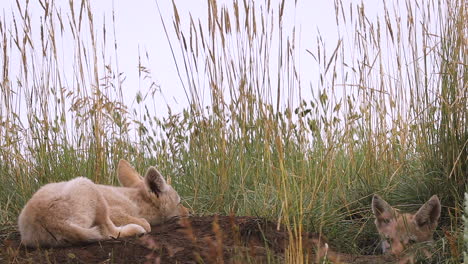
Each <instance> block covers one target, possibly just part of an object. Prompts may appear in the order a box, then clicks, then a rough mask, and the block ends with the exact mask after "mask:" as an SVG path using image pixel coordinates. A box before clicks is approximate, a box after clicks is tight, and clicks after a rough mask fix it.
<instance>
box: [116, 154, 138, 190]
mask: <svg viewBox="0 0 468 264" xmlns="http://www.w3.org/2000/svg"><path fill="white" fill-rule="evenodd" d="M117 177H118V178H119V182H120V184H121V185H122V186H124V187H132V186H135V185H136V184H138V183H140V182H141V181H142V180H143V179H142V178H141V176H140V174H139V173H138V172H137V171H136V170H135V169H134V168H133V167H132V165H130V163H128V161H126V160H124V159H121V160H120V161H119V165H118V167H117Z"/></svg>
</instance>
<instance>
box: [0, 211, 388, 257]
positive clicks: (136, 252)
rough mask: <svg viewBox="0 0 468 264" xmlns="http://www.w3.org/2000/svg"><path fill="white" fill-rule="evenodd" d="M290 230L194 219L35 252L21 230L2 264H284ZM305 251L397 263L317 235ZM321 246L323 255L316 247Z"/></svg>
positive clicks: (244, 220) (4, 246)
mask: <svg viewBox="0 0 468 264" xmlns="http://www.w3.org/2000/svg"><path fill="white" fill-rule="evenodd" d="M288 239H289V236H288V232H287V231H286V230H285V229H284V228H278V227H277V224H276V223H273V222H271V221H268V220H265V219H262V218H256V217H233V216H192V217H188V218H180V219H173V220H171V221H168V222H166V223H163V224H160V225H156V226H153V227H152V231H151V233H149V234H146V235H144V236H142V237H133V238H121V239H115V240H107V241H101V242H97V243H90V244H86V245H73V246H69V247H63V248H49V249H31V248H25V247H23V246H21V245H20V235H19V233H18V232H10V233H9V234H3V235H2V236H1V241H0V243H1V248H0V263H4V262H5V263H256V264H257V263H284V262H285V246H287V245H288ZM302 245H303V250H304V252H305V253H306V254H307V256H308V257H309V258H310V260H311V261H315V260H317V257H316V254H317V253H319V254H320V255H325V254H326V255H327V256H328V257H329V258H330V259H332V260H335V261H337V260H339V261H340V262H341V263H393V260H392V259H391V258H390V257H387V256H351V255H347V254H339V253H334V252H333V251H332V250H328V251H327V245H328V244H325V242H324V241H323V239H322V238H320V237H319V236H318V235H315V234H310V233H304V234H303V236H302ZM318 245H320V251H317V246H318Z"/></svg>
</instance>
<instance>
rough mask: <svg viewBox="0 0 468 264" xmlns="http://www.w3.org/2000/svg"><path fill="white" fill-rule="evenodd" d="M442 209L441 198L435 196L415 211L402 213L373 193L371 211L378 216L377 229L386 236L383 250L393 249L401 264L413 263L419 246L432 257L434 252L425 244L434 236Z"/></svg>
mask: <svg viewBox="0 0 468 264" xmlns="http://www.w3.org/2000/svg"><path fill="white" fill-rule="evenodd" d="M440 210H441V205H440V201H439V198H438V197H437V196H436V195H434V196H432V197H431V199H429V201H427V202H426V203H425V204H424V205H423V206H421V208H419V210H418V211H417V212H416V213H415V214H406V213H400V212H399V211H398V210H396V209H394V208H393V207H391V206H390V205H389V204H388V203H387V202H386V201H384V200H383V199H382V198H380V196H378V195H374V197H373V199H372V211H373V212H374V215H375V218H376V219H375V225H376V227H377V230H378V231H379V233H380V235H381V236H382V238H383V239H384V241H382V249H383V252H384V253H386V252H387V251H390V252H391V253H392V254H394V255H395V256H396V257H398V258H399V262H398V263H414V258H415V254H416V253H418V250H419V249H421V250H420V251H421V252H422V253H424V255H426V257H428V258H429V257H430V256H431V253H430V252H429V250H428V248H427V245H426V246H425V245H424V244H430V243H431V242H432V241H433V238H432V236H433V235H434V231H435V228H436V227H437V222H438V220H439V217H440ZM418 244H419V245H420V246H418Z"/></svg>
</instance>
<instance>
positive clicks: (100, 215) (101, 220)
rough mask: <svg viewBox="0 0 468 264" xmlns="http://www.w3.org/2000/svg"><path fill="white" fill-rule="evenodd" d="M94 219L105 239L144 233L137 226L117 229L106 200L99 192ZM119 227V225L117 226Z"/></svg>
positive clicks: (130, 225) (129, 225) (142, 229)
mask: <svg viewBox="0 0 468 264" xmlns="http://www.w3.org/2000/svg"><path fill="white" fill-rule="evenodd" d="M96 204H97V205H96V208H95V209H96V219H95V223H96V225H97V226H98V227H99V229H100V231H101V233H102V234H103V236H104V237H106V238H119V237H128V236H134V235H139V234H144V233H146V230H145V229H144V228H143V227H141V226H140V225H137V224H129V223H126V224H127V225H123V226H119V227H117V226H116V224H115V223H114V222H113V221H112V219H111V218H110V213H109V212H110V209H109V205H108V204H107V201H106V199H105V198H104V196H103V195H102V193H100V192H99V196H98V201H97V203H96ZM117 225H119V224H117Z"/></svg>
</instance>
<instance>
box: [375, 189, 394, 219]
mask: <svg viewBox="0 0 468 264" xmlns="http://www.w3.org/2000/svg"><path fill="white" fill-rule="evenodd" d="M372 212H373V213H374V215H375V218H376V219H377V220H378V221H379V222H383V223H388V221H389V220H390V219H391V218H393V217H395V211H394V209H393V208H392V207H391V206H390V205H389V204H388V203H387V202H386V201H385V200H384V199H382V198H381V197H380V196H378V195H377V194H374V197H372Z"/></svg>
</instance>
